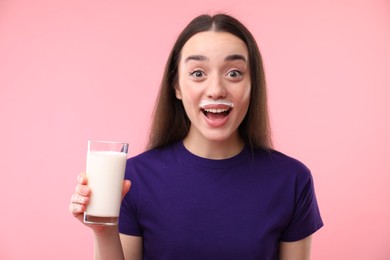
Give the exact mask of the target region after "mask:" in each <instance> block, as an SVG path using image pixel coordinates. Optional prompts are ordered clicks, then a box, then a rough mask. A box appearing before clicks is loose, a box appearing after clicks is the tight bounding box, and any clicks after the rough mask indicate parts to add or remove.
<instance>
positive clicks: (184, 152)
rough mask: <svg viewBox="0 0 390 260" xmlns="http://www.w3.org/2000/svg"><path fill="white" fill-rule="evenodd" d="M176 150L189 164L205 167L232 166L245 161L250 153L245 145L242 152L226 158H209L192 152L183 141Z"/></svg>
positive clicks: (184, 161)
mask: <svg viewBox="0 0 390 260" xmlns="http://www.w3.org/2000/svg"><path fill="white" fill-rule="evenodd" d="M176 152H177V153H178V154H177V155H178V156H177V158H181V161H182V163H185V164H187V165H191V166H198V167H205V168H230V167H233V166H235V165H237V164H242V163H243V162H245V161H246V159H247V158H248V154H250V149H249V147H248V145H245V146H244V148H243V149H242V150H241V152H239V153H238V154H236V155H234V156H232V157H229V158H226V159H209V158H204V157H200V156H198V155H195V154H193V153H191V152H190V151H189V150H188V149H187V148H186V147H185V146H184V144H183V141H180V142H178V143H177V144H176Z"/></svg>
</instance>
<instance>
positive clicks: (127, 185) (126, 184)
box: [122, 180, 131, 199]
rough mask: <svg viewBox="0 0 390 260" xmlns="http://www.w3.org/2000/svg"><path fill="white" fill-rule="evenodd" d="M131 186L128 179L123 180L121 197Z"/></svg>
mask: <svg viewBox="0 0 390 260" xmlns="http://www.w3.org/2000/svg"><path fill="white" fill-rule="evenodd" d="M130 186H131V182H130V181H129V180H124V181H123V190H122V199H123V197H124V196H125V195H126V194H127V192H129V190H130Z"/></svg>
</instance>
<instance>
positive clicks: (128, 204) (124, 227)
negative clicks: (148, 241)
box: [118, 160, 142, 236]
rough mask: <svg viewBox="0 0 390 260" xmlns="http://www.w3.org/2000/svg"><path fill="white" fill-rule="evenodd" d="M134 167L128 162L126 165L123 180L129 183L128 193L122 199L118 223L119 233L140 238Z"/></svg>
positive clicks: (137, 189) (136, 182)
mask: <svg viewBox="0 0 390 260" xmlns="http://www.w3.org/2000/svg"><path fill="white" fill-rule="evenodd" d="M134 173H135V169H134V167H132V165H131V161H130V160H129V161H128V162H127V165H126V173H125V179H128V180H130V181H131V187H130V191H129V192H128V193H127V194H126V196H125V197H124V198H123V201H122V204H121V208H120V213H119V221H118V229H119V233H122V234H126V235H131V236H142V229H141V227H140V224H139V221H138V206H137V205H138V199H139V187H138V183H139V182H138V180H137V178H136V174H134Z"/></svg>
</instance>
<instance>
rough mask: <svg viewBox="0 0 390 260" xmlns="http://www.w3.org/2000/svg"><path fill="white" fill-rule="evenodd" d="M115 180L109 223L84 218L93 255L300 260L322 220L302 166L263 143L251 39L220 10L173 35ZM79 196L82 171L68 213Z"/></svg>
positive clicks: (83, 186) (82, 198)
mask: <svg viewBox="0 0 390 260" xmlns="http://www.w3.org/2000/svg"><path fill="white" fill-rule="evenodd" d="M125 179H126V181H124V188H123V194H124V199H123V202H122V206H121V214H120V218H119V225H118V227H102V226H90V227H91V228H92V229H93V231H94V239H95V250H96V252H95V255H96V258H98V259H123V258H124V259H186V260H188V259H240V258H241V259H309V258H310V242H311V236H312V234H313V233H314V232H316V231H317V230H318V229H319V228H321V227H322V225H323V223H322V220H321V217H320V213H319V210H318V206H317V202H316V198H315V193H314V187H313V182H312V177H311V174H310V171H309V170H308V169H307V168H306V167H305V166H304V165H303V164H302V163H300V162H299V161H297V160H295V159H293V158H290V157H288V156H286V155H284V154H282V153H280V152H277V151H275V150H273V149H272V144H271V138H270V128H269V121H268V112H267V97H266V88H265V77H264V72H263V66H262V61H261V56H260V53H259V50H258V47H257V44H256V42H255V40H254V38H253V36H252V35H251V33H250V32H249V31H248V30H247V29H246V28H245V27H244V26H243V25H242V24H241V23H240V22H239V21H237V20H236V19H235V18H233V17H231V16H228V15H224V14H218V15H215V16H209V15H202V16H199V17H197V18H195V19H194V20H193V21H191V22H190V24H189V25H188V26H187V27H186V28H185V29H184V30H183V32H182V33H181V34H180V36H179V37H178V39H177V41H176V43H175V45H174V47H173V49H172V52H171V54H170V56H169V59H168V62H167V65H166V69H165V72H164V77H163V79H162V84H161V89H160V93H159V95H158V100H157V104H156V108H155V112H154V120H153V123H152V128H151V133H150V140H149V146H148V150H147V151H146V152H144V153H142V154H140V155H138V156H136V157H133V158H131V159H129V160H128V163H127V168H126V177H125ZM129 180H131V183H132V184H131V186H132V187H131V189H130V181H129ZM129 189H130V191H129ZM128 191H129V192H128ZM89 193H90V190H89V189H88V186H87V179H86V176H85V174H81V175H80V176H79V184H78V186H77V187H76V192H75V194H74V195H73V196H72V202H71V205H70V210H71V212H72V213H73V214H74V215H75V216H76V217H78V218H79V219H81V215H82V213H83V212H84V210H85V207H86V205H87V204H88V199H89Z"/></svg>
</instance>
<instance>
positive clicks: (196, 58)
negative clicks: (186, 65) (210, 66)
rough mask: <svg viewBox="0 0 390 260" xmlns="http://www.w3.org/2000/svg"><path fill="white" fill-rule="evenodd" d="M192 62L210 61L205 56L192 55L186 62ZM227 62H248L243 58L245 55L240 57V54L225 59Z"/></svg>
mask: <svg viewBox="0 0 390 260" xmlns="http://www.w3.org/2000/svg"><path fill="white" fill-rule="evenodd" d="M190 60H196V61H208V60H209V58H207V57H206V56H203V55H191V56H188V57H187V58H186V59H185V60H184V62H188V61H190ZM224 60H225V61H234V60H242V61H244V62H246V58H245V57H244V56H243V55H240V54H232V55H228V56H226V57H225V59H224Z"/></svg>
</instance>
